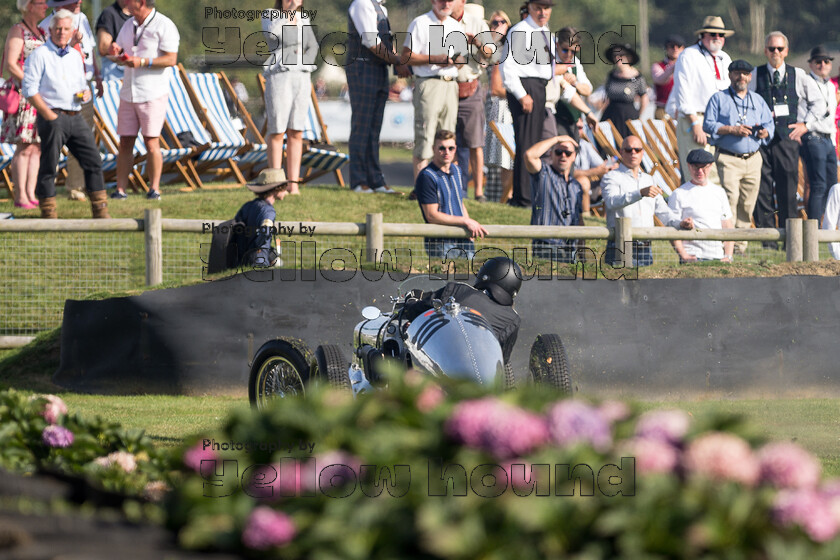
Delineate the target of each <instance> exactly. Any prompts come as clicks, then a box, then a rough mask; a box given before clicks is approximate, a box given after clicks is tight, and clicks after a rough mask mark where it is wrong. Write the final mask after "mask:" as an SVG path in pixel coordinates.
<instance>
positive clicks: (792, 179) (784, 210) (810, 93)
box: [750, 31, 831, 249]
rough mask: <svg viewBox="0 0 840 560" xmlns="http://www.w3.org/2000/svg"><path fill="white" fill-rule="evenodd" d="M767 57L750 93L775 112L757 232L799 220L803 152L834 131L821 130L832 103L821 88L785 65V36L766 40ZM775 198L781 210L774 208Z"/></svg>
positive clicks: (774, 245) (774, 33) (773, 244)
mask: <svg viewBox="0 0 840 560" xmlns="http://www.w3.org/2000/svg"><path fill="white" fill-rule="evenodd" d="M764 54H765V56H766V57H767V64H763V65H761V66H759V67H757V68H756V69H755V70H753V73H752V74H753V77H752V81H751V82H750V89H751V90H752V91H755V92H756V93H758V94H759V95H760V96H761V97H763V98H764V100H765V101H766V102H767V105H768V106H769V107H770V110H771V111H772V112H773V121H774V123H775V124H776V134H775V135H773V136H771V137H770V143H769V144H768V145H766V146H762V148H761V158H762V160H764V163H763V165H762V168H761V187H760V188H759V190H758V200H757V201H756V204H755V211H754V212H753V219H754V220H755V227H757V228H773V227H785V222H786V221H787V219H788V218H795V217H797V209H796V187H797V184H798V183H799V147H800V145H801V144H805V143H811V142H814V141H815V140H816V139H817V137H820V136H823V135H824V136H825V137H826V138H827V137H828V136H829V134H830V132H831V130H830V129H829V130H826V129H821V128H820V119H822V118H823V117H824V115H825V112H826V102H825V99H824V98H823V97H821V96H820V92H819V90H818V89H817V84H816V83H815V82H814V80H812V79H811V78H810V77H808V75H807V74H806V73H805V71H804V70H803V69H801V68H794V67H793V66H790V65H786V64H785V57H787V55H788V39H787V37H786V36H785V34H784V33H782V32H781V31H771V32H770V33H768V34H767V37H765V39H764ZM774 194H775V202H776V204H777V205H778V206H775V205H774V199H773V195H774ZM777 212H778V226H777V224H776V217H777ZM815 217H816V216H815ZM763 245H764V246H765V247H767V248H772V249H775V248H777V245H778V244H777V243H776V242H775V241H765V242H764V243H763Z"/></svg>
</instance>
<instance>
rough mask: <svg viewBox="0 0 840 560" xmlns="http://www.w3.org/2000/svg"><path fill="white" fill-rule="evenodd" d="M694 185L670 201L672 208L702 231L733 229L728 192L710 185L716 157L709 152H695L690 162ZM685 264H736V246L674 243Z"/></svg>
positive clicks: (710, 243)
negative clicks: (717, 262) (733, 258)
mask: <svg viewBox="0 0 840 560" xmlns="http://www.w3.org/2000/svg"><path fill="white" fill-rule="evenodd" d="M686 161H687V163H688V170H689V172H690V173H691V181H689V182H687V183H684V184H683V185H682V186H681V187H680V188H678V189H677V190H675V191H674V192H672V193H671V196H670V197H668V207H670V208H671V210H673V211H674V212H676V213H677V215H679V216H680V217H682V218H691V219H692V220H693V221H694V225H695V226H696V227H697V228H699V229H704V230H706V229H722V228H727V229H728V228H732V227H733V224H732V209H731V208H730V206H729V198H728V197H727V196H726V191H724V190H723V188H722V187H719V186H718V185H714V184H712V183H710V182H709V172H710V171H711V168H712V164H713V163H714V162H715V157H714V156H713V155H712V154H710V153H709V152H707V151H705V150H700V149H698V150H692V151H691V152H689V154H688V157H687V158H686ZM671 243H672V244H673V246H674V249H675V250H676V251H677V254H678V255H679V256H680V262H681V263H687V262H695V261H710V260H722V261H723V262H732V251H733V250H734V245H735V244H734V243H733V242H732V241H727V242H725V243H722V242H720V241H681V240H676V241H672V242H671Z"/></svg>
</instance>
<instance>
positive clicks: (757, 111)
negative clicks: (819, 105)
mask: <svg viewBox="0 0 840 560" xmlns="http://www.w3.org/2000/svg"><path fill="white" fill-rule="evenodd" d="M752 69H753V67H752V65H751V64H750V63H749V62H747V61H746V60H736V61H734V62H733V63H732V64H730V65H729V80H730V82H731V85H730V86H729V87H728V88H727V89H725V90H723V91H719V92H717V93H716V94H714V95H712V97H711V99H709V104H708V105H707V106H706V113H705V120H704V121H703V130H704V131H705V132H706V133H707V134H709V135H710V136H711V144H712V145H714V146H715V159H716V163H717V169H718V176H719V177H720V182H721V186H722V187H723V190H725V191H726V196H727V198H728V199H729V206H730V208H731V210H732V214H733V216H735V227H737V228H749V227H751V222H750V217H751V216H752V214H753V210H754V209H755V203H756V199H757V198H758V190H759V186H760V185H761V165H762V157H761V154H760V153H759V148H760V147H761V146H766V145H767V144H768V142H770V139H771V138H773V134H774V132H775V128H776V127H775V124H774V122H773V114H772V113H771V112H770V107H768V106H767V103H766V102H765V101H764V99H763V98H762V97H761V96H760V95H758V94H757V93H755V92H754V91H750V89H749V84H750V81H751V80H752ZM746 249H747V242H746V241H740V242H738V243H736V245H735V250H736V251H738V252H739V253H742V254H743V253H744V252H745V251H746Z"/></svg>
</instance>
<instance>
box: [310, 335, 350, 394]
mask: <svg viewBox="0 0 840 560" xmlns="http://www.w3.org/2000/svg"><path fill="white" fill-rule="evenodd" d="M315 363H316V364H317V365H318V376H319V377H320V380H321V381H322V382H325V383H329V385H330V387H334V388H336V389H342V390H347V391H349V390H350V377H349V376H348V373H347V372H348V369H349V367H350V362H348V361H347V360H345V359H344V354H342V352H341V348H339V347H338V346H337V345H335V344H324V345H323V346H319V347H318V348H316V349H315Z"/></svg>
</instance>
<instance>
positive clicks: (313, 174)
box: [257, 74, 347, 187]
mask: <svg viewBox="0 0 840 560" xmlns="http://www.w3.org/2000/svg"><path fill="white" fill-rule="evenodd" d="M257 87H258V88H259V90H260V96H261V97H262V100H263V105H265V76H263V75H262V74H257ZM309 95H310V96H311V98H312V107H313V109H314V110H315V119H316V120H317V121H318V126H320V127H321V134H320V137H319V140H320V141H321V142H325V143H327V144H331V143H332V142H330V137H329V135H328V134H327V125H326V123H325V122H324V117H322V116H321V107H320V105H318V96H317V95H316V94H315V86H314V85H313V86H312V89H311V91H310V93H309ZM267 132H268V120H266V121H265V122H264V123H263V126H262V129H261V130H260V133H261V134H262V136H263V137H265V136H266V133H267ZM284 156H285V152H284ZM327 173H329V171H323V170H317V171H313V168H311V167H307V168H306V171H305V172H304V175H303V177H302V180H301V184H303V183H308V182H309V181H312V180H314V179H317V178H318V177H322V176H324V175H326V174H327ZM333 173H335V179H336V181H337V182H338V184H339V186H341V187H346V186H347V185H346V184H345V182H344V176H343V175H342V174H341V170H340V169H336V170H335V171H334V172H333Z"/></svg>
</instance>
